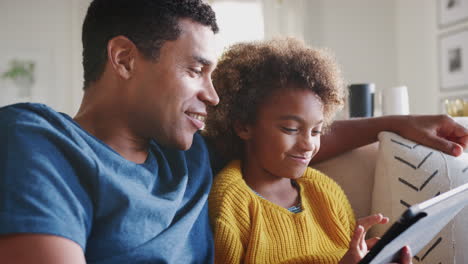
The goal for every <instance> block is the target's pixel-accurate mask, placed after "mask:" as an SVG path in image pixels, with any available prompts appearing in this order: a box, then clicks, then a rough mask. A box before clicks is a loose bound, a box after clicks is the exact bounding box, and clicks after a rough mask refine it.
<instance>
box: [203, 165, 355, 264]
mask: <svg viewBox="0 0 468 264" xmlns="http://www.w3.org/2000/svg"><path fill="white" fill-rule="evenodd" d="M240 166H241V165H240V162H239V161H234V162H231V163H230V164H229V165H228V166H227V167H226V168H224V169H223V170H222V171H221V172H220V173H219V174H218V175H217V176H216V177H215V180H214V183H213V188H212V190H211V193H210V197H209V209H210V219H211V223H212V226H213V230H214V237H215V262H216V263H230V264H231V263H246V264H248V263H257V264H261V263H324V264H328V263H337V262H338V261H339V260H340V259H341V257H342V256H343V255H344V253H345V252H346V251H347V248H348V244H349V241H350V237H351V231H352V230H353V229H354V224H355V220H354V215H353V212H352V209H351V206H350V204H349V202H348V200H347V199H346V196H345V195H344V193H343V191H342V189H341V188H340V187H339V186H338V185H337V184H336V183H335V182H334V181H333V180H331V179H330V178H328V177H327V176H325V175H323V174H322V173H320V172H318V171H316V170H313V169H310V168H308V169H307V171H306V172H305V174H304V175H303V177H301V178H300V179H299V180H298V181H297V182H298V184H299V186H300V195H301V202H302V207H303V211H302V212H300V213H292V212H289V211H288V210H287V209H286V208H282V207H280V206H278V205H276V204H274V203H272V202H270V201H268V200H265V199H263V198H261V197H259V196H258V195H256V194H255V193H254V192H253V191H252V190H251V189H250V188H249V187H248V186H247V184H246V183H245V181H244V180H243V178H242V175H241V169H240Z"/></svg>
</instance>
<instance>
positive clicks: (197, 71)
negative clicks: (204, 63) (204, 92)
mask: <svg viewBox="0 0 468 264" xmlns="http://www.w3.org/2000/svg"><path fill="white" fill-rule="evenodd" d="M190 71H191V72H193V73H195V74H196V75H201V74H202V70H201V69H200V68H191V69H190Z"/></svg>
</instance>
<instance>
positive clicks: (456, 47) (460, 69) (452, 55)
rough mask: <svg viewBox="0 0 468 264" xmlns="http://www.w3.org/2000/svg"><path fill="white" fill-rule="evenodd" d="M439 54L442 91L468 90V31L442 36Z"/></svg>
mask: <svg viewBox="0 0 468 264" xmlns="http://www.w3.org/2000/svg"><path fill="white" fill-rule="evenodd" d="M439 53H440V55H439V58H440V59H439V69H440V89H441V90H442V91H444V90H445V91H446V90H455V89H467V90H468V29H464V30H460V31H456V32H451V33H448V34H444V35H442V36H441V37H440V41H439Z"/></svg>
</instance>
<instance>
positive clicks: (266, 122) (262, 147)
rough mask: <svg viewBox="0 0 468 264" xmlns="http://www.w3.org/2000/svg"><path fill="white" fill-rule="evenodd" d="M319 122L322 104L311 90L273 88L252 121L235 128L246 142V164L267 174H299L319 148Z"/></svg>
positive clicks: (286, 175)
mask: <svg viewBox="0 0 468 264" xmlns="http://www.w3.org/2000/svg"><path fill="white" fill-rule="evenodd" d="M292 88H293V87H292ZM322 124H323V106H322V102H321V100H320V98H319V97H318V96H317V95H316V94H315V93H314V92H312V91H309V90H306V89H300V88H295V89H279V90H277V91H275V92H274V93H273V94H272V95H271V96H270V97H269V98H268V99H267V100H266V101H265V102H264V103H263V104H262V105H261V106H260V107H259V109H258V111H257V119H256V122H255V124H253V125H246V126H240V127H238V128H237V129H236V130H237V133H238V135H239V136H240V137H241V138H242V139H243V140H244V141H245V161H246V164H245V165H246V166H249V167H250V169H253V171H255V172H256V173H257V174H258V173H262V174H264V175H265V176H268V177H270V176H271V177H280V178H291V179H295V178H299V177H301V176H302V174H303V173H304V171H305V169H306V167H307V165H308V164H309V162H310V160H311V159H312V157H313V156H314V155H315V154H317V152H318V151H319V148H320V133H321V130H322ZM255 167H256V168H255Z"/></svg>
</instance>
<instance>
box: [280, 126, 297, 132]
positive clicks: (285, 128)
mask: <svg viewBox="0 0 468 264" xmlns="http://www.w3.org/2000/svg"><path fill="white" fill-rule="evenodd" d="M281 128H282V129H283V130H284V131H286V132H297V131H298V129H297V128H290V127H281Z"/></svg>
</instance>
